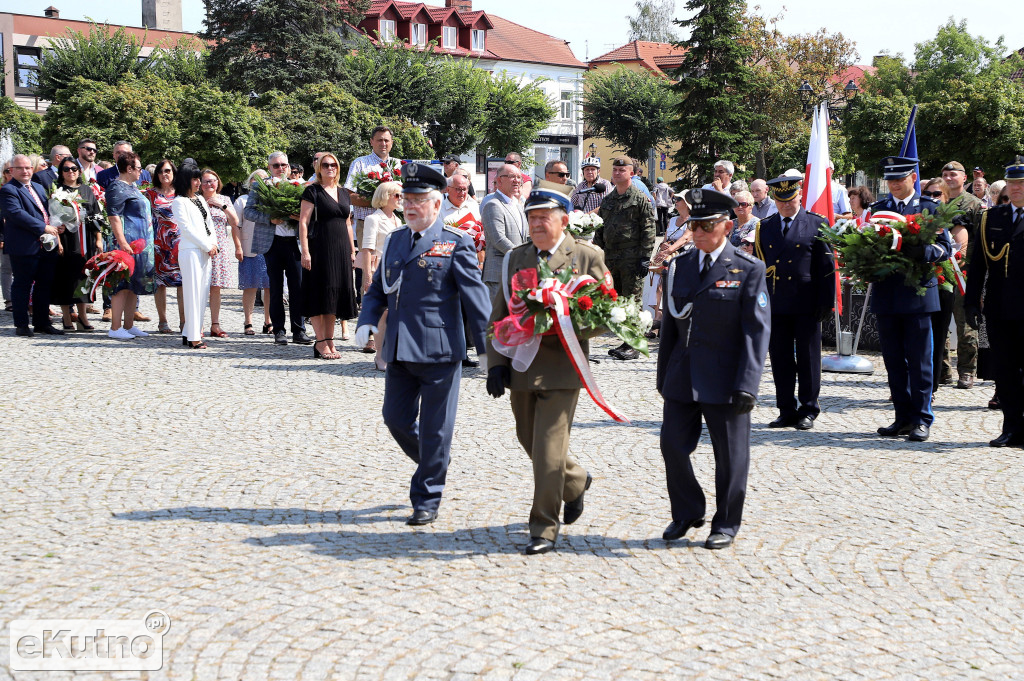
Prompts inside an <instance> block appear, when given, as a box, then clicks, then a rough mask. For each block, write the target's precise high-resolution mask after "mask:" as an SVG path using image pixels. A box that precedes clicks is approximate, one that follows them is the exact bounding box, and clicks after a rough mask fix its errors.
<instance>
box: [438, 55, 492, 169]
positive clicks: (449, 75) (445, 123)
mask: <svg viewBox="0 0 1024 681" xmlns="http://www.w3.org/2000/svg"><path fill="white" fill-rule="evenodd" d="M439 75H440V82H439V83H438V85H439V91H440V92H441V93H442V97H441V98H440V99H439V101H438V102H437V108H436V109H435V111H434V112H433V118H431V119H430V121H429V122H428V123H429V125H428V128H427V131H428V134H429V135H430V141H431V144H432V145H433V147H434V155H435V157H436V158H443V157H445V156H447V155H448V154H464V153H466V152H467V151H470V150H471V149H473V148H475V147H476V145H477V142H479V141H480V137H481V135H482V134H483V133H482V128H483V124H484V114H485V107H486V106H487V93H488V88H487V72H486V71H483V70H481V69H478V68H477V67H476V66H475V65H474V64H473V63H472V62H470V61H469V60H467V59H453V58H452V57H448V56H445V57H444V58H443V62H442V68H441V71H440V74H439Z"/></svg>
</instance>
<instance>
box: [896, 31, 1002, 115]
mask: <svg viewBox="0 0 1024 681" xmlns="http://www.w3.org/2000/svg"><path fill="white" fill-rule="evenodd" d="M1008 51H1009V50H1008V48H1007V47H1006V46H1005V45H1004V44H1003V39H1002V37H1000V38H999V40H997V41H996V43H995V44H994V45H993V44H989V42H988V40H986V39H985V38H983V37H981V36H977V37H975V36H972V35H971V34H970V33H968V32H967V20H966V19H964V20H962V21H961V22H960V23H957V22H956V21H954V20H953V19H952V18H950V19H949V21H947V22H946V23H945V24H944V25H942V26H940V27H939V30H938V33H937V34H936V35H935V39H934V40H927V41H925V42H923V43H918V44H917V45H916V49H915V50H914V55H915V59H914V65H913V70H914V72H916V73H917V74H918V75H917V77H916V78H915V79H914V86H915V87H914V89H915V94H917V96H918V99H919V100H923V99H925V98H926V97H925V95H926V93H929V92H934V91H936V90H943V89H945V86H946V84H947V83H950V82H952V81H961V82H965V83H969V82H972V81H974V80H975V79H976V78H978V77H986V76H987V77H1000V76H1003V75H1007V74H1008V73H1009V72H1011V71H1012V70H1013V68H1012V66H1011V65H1010V64H1009V63H1006V62H1004V61H1003V57H1004V56H1005V55H1006V53H1007V52H1008Z"/></svg>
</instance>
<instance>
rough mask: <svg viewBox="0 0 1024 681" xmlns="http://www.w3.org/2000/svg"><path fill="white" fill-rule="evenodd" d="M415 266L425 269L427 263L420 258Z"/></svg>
mask: <svg viewBox="0 0 1024 681" xmlns="http://www.w3.org/2000/svg"><path fill="white" fill-rule="evenodd" d="M416 264H417V265H419V266H420V267H426V266H427V261H426V260H424V259H423V258H420V259H419V260H417V261H416Z"/></svg>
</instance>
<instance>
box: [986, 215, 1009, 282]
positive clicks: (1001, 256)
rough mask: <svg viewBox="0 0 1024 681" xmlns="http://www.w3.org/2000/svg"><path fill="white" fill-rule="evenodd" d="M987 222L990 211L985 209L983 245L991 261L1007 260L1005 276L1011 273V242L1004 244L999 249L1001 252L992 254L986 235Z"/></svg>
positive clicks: (993, 245)
mask: <svg viewBox="0 0 1024 681" xmlns="http://www.w3.org/2000/svg"><path fill="white" fill-rule="evenodd" d="M987 223H988V211H985V212H984V213H982V214H981V245H982V247H983V248H984V249H985V257H986V258H988V259H989V261H990V262H999V261H1000V260H1005V262H1004V263H1003V274H1004V276H1009V275H1010V244H1008V243H1006V244H1003V247H1002V248H1001V249H999V253H997V254H995V255H992V251H991V250H989V247H988V238H987V236H986V235H985V225H986V224H987ZM995 247H996V245H995V244H992V248H995Z"/></svg>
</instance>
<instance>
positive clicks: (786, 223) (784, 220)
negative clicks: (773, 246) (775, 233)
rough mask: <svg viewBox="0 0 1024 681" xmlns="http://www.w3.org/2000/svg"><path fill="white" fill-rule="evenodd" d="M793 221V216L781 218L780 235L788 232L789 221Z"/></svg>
mask: <svg viewBox="0 0 1024 681" xmlns="http://www.w3.org/2000/svg"><path fill="white" fill-rule="evenodd" d="M792 221H793V218H782V236H786V234H788V233H789V223H791V222H792Z"/></svg>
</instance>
